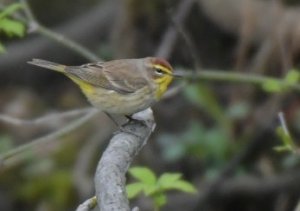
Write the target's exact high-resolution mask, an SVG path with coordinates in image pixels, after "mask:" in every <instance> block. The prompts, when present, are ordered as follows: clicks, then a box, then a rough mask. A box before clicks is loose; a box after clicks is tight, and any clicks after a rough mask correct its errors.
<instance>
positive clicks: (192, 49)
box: [171, 18, 201, 71]
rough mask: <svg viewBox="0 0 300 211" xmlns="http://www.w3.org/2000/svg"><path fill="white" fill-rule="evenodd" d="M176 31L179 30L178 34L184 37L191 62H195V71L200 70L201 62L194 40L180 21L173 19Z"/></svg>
mask: <svg viewBox="0 0 300 211" xmlns="http://www.w3.org/2000/svg"><path fill="white" fill-rule="evenodd" d="M171 20H172V22H173V25H174V27H175V29H176V30H177V32H178V34H179V35H180V36H181V37H182V39H183V41H184V42H185V44H186V47H187V48H186V49H187V51H188V52H189V53H190V56H191V58H192V59H191V61H193V62H194V68H195V69H194V71H196V70H198V69H200V67H201V61H200V56H199V53H198V50H197V48H196V44H195V43H194V42H193V40H192V38H191V37H190V36H189V34H188V32H187V31H186V29H185V26H184V25H183V24H182V23H179V22H178V20H176V19H175V18H172V19H171Z"/></svg>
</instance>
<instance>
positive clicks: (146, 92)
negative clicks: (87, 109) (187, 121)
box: [28, 57, 175, 117]
mask: <svg viewBox="0 0 300 211" xmlns="http://www.w3.org/2000/svg"><path fill="white" fill-rule="evenodd" d="M28 63H29V64H32V65H36V66H39V67H43V68H46V69H50V70H54V71H57V72H60V73H63V74H64V75H66V76H67V77H68V78H70V79H71V80H72V81H73V82H75V84H77V85H78V86H79V87H80V89H81V91H82V92H83V94H84V95H85V96H86V98H87V99H88V101H89V102H90V103H91V104H92V106H94V107H96V108H98V109H100V110H101V111H103V112H105V113H107V114H120V115H125V116H127V117H128V116H131V115H132V114H134V113H136V112H139V111H142V110H144V109H146V108H148V107H151V106H152V105H153V104H154V103H155V102H157V101H159V100H160V99H161V98H162V96H163V94H164V93H165V92H166V91H167V89H168V87H169V85H170V83H171V82H172V80H173V78H174V77H175V74H174V73H173V68H172V66H171V65H170V63H169V62H168V61H166V60H165V59H163V58H158V57H145V58H133V59H117V60H111V61H105V62H92V63H87V64H83V65H80V66H67V65H63V64H58V63H55V62H51V61H47V60H43V59H32V61H28Z"/></svg>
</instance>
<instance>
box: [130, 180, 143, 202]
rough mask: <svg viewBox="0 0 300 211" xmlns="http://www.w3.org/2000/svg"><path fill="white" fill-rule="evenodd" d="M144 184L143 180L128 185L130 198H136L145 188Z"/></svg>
mask: <svg viewBox="0 0 300 211" xmlns="http://www.w3.org/2000/svg"><path fill="white" fill-rule="evenodd" d="M144 186H145V185H144V184H143V183H141V182H136V183H132V184H129V185H127V186H126V191H127V195H128V198H129V199H132V198H135V197H136V196H137V195H138V194H139V193H140V192H141V191H142V190H143V189H144Z"/></svg>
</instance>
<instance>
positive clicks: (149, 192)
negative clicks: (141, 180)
mask: <svg viewBox="0 0 300 211" xmlns="http://www.w3.org/2000/svg"><path fill="white" fill-rule="evenodd" d="M158 191H159V186H157V185H144V193H145V195H146V196H153V195H155V194H156V193H157V192H158Z"/></svg>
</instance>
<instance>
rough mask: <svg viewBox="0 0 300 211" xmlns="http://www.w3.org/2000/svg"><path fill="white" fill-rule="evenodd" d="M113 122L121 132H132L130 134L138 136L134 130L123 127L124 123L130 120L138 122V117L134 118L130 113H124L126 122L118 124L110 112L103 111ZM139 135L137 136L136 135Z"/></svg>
mask: <svg viewBox="0 0 300 211" xmlns="http://www.w3.org/2000/svg"><path fill="white" fill-rule="evenodd" d="M104 113H105V114H106V115H107V116H108V117H109V118H110V119H111V120H112V121H113V122H114V123H115V125H116V126H117V127H118V128H119V130H120V131H122V132H125V133H129V134H132V135H135V136H138V135H137V134H135V133H134V132H132V131H130V130H127V129H126V128H124V125H126V124H128V123H130V122H133V121H138V122H141V121H140V120H138V119H134V118H132V117H131V116H130V115H125V117H126V118H127V120H128V121H127V122H125V123H124V124H122V125H121V124H119V123H118V122H117V121H116V119H115V118H114V117H113V116H112V115H111V114H110V113H107V112H104ZM138 137H139V136H138Z"/></svg>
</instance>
